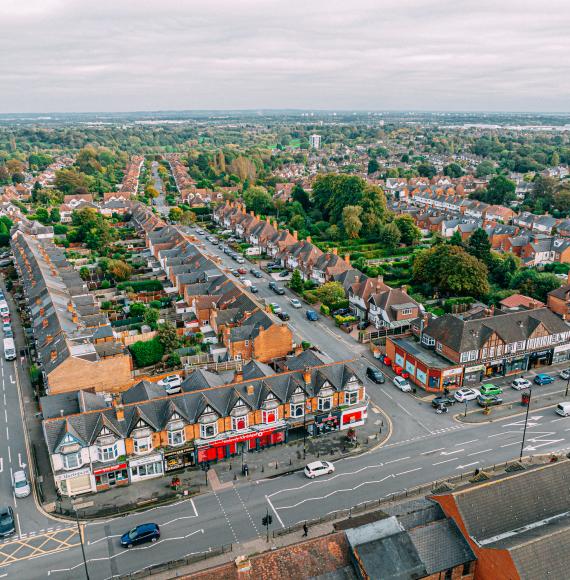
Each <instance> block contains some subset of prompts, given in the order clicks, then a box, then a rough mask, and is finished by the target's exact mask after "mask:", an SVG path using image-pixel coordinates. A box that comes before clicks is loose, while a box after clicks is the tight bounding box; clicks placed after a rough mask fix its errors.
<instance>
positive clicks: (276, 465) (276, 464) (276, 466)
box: [275, 461, 279, 469]
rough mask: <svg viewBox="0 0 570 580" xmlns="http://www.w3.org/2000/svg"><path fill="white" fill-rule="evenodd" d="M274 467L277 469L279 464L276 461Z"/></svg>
mask: <svg viewBox="0 0 570 580" xmlns="http://www.w3.org/2000/svg"><path fill="white" fill-rule="evenodd" d="M275 469H279V464H278V463H277V461H276V462H275Z"/></svg>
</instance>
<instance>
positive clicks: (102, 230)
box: [71, 207, 116, 251]
mask: <svg viewBox="0 0 570 580" xmlns="http://www.w3.org/2000/svg"><path fill="white" fill-rule="evenodd" d="M71 222H72V224H73V225H74V226H75V227H76V228H77V229H76V231H75V238H76V240H77V241H79V242H84V243H85V245H86V246H87V247H88V248H89V249H91V250H101V251H107V250H108V248H109V245H110V244H111V242H112V241H113V240H114V239H115V237H116V232H115V231H114V230H113V229H112V228H111V226H110V225H109V222H108V221H107V220H106V219H105V218H104V217H103V216H102V215H101V214H100V213H98V212H97V210H96V209H94V208H91V207H84V208H82V209H80V210H77V211H74V212H73V213H72V214H71Z"/></svg>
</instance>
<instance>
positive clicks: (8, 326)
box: [2, 322, 12, 333]
mask: <svg viewBox="0 0 570 580" xmlns="http://www.w3.org/2000/svg"><path fill="white" fill-rule="evenodd" d="M7 330H9V331H10V332H12V327H11V326H10V323H9V322H4V323H3V324H2V332H4V333H6V331H7Z"/></svg>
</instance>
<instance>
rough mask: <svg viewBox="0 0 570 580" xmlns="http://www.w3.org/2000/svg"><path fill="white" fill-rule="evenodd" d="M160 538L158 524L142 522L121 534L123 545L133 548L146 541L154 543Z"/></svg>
mask: <svg viewBox="0 0 570 580" xmlns="http://www.w3.org/2000/svg"><path fill="white" fill-rule="evenodd" d="M158 539H160V528H159V527H158V524H141V525H140V526H137V527H136V528H133V529H132V530H131V531H129V532H127V533H125V534H123V535H122V536H121V546H123V548H132V547H133V546H137V545H138V544H145V543H146V542H152V543H153V544H154V542H156V541H157V540H158Z"/></svg>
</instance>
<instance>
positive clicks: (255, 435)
mask: <svg viewBox="0 0 570 580" xmlns="http://www.w3.org/2000/svg"><path fill="white" fill-rule="evenodd" d="M273 431H275V427H273V428H272V429H266V430H265V431H253V432H251V433H244V434H243V435H236V436H235V437H228V438H227V439H218V440H216V441H212V442H210V443H203V444H202V445H207V446H208V447H221V446H222V445H231V444H232V443H240V442H241V441H249V440H250V439H257V438H258V437H263V436H264V435H269V433H272V432H273Z"/></svg>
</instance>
